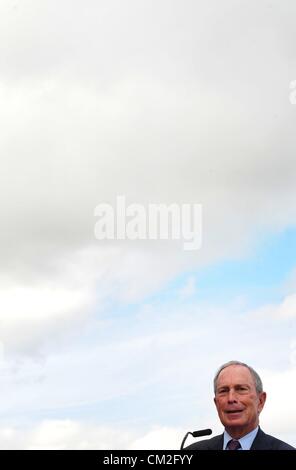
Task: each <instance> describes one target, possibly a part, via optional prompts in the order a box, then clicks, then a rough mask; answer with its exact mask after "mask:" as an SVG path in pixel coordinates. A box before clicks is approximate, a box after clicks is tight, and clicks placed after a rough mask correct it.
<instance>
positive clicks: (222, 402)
mask: <svg viewBox="0 0 296 470" xmlns="http://www.w3.org/2000/svg"><path fill="white" fill-rule="evenodd" d="M265 400H266V393H265V392H262V393H259V394H257V392H256V387H255V382H254V379H253V377H252V375H251V372H250V371H249V369H248V368H247V367H244V366H240V365H232V366H228V367H226V368H225V369H223V370H222V371H221V372H220V374H219V376H218V381H217V389H216V394H215V398H214V401H215V405H216V408H217V411H218V414H219V418H220V421H221V423H222V424H223V425H224V427H225V429H226V431H227V432H228V433H229V434H230V435H231V436H232V437H233V438H236V439H239V438H240V437H242V436H245V435H246V434H248V433H249V432H251V431H252V430H253V429H255V428H256V427H257V426H258V423H259V414H260V412H261V411H262V409H263V406H264V403H265Z"/></svg>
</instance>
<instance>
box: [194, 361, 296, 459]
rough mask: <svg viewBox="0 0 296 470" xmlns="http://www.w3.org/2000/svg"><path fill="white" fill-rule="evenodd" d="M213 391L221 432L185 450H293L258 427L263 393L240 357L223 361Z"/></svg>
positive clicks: (256, 377)
mask: <svg viewBox="0 0 296 470" xmlns="http://www.w3.org/2000/svg"><path fill="white" fill-rule="evenodd" d="M214 392H215V397H214V402H215V405H216V408H217V411H218V415H219V418H220V421H221V423H222V424H223V426H224V433H223V434H221V435H219V436H215V437H213V438H211V439H206V440H203V441H199V442H196V443H194V444H191V445H190V446H188V447H186V450H295V449H294V447H292V446H290V445H289V444H286V443H285V442H283V441H280V440H279V439H276V438H275V437H273V436H269V435H268V434H265V433H264V432H263V431H262V430H261V429H260V427H259V415H260V413H261V411H262V410H263V407H264V404H265V400H266V393H265V392H264V391H263V387H262V381H261V379H260V377H259V375H258V374H257V372H256V371H255V370H254V369H253V368H252V367H250V366H248V365H247V364H244V363H243V362H239V361H230V362H227V363H226V364H223V365H222V366H221V367H220V368H219V370H218V372H217V374H216V376H215V378H214Z"/></svg>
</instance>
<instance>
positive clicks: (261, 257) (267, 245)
mask: <svg viewBox="0 0 296 470" xmlns="http://www.w3.org/2000/svg"><path fill="white" fill-rule="evenodd" d="M295 268H296V227H291V228H288V229H286V230H284V231H282V232H280V233H273V234H268V235H266V236H265V237H264V238H261V241H260V243H258V244H257V245H256V246H255V247H254V249H253V251H252V254H251V256H250V255H249V256H248V257H247V258H241V259H239V260H238V259H235V260H231V259H229V260H226V261H223V262H219V263H217V264H214V265H211V266H208V267H206V268H202V269H198V270H196V271H190V272H186V273H182V274H181V275H180V276H178V277H177V278H175V279H174V280H173V281H172V282H170V283H169V284H168V285H167V287H166V288H165V289H163V290H162V291H160V292H157V293H155V294H154V295H152V296H150V297H149V298H148V299H145V300H146V301H147V302H153V303H155V302H158V303H163V302H167V301H168V300H173V299H175V300H176V301H179V302H184V301H186V299H184V297H183V298H182V297H180V291H181V290H182V288H183V287H184V286H185V285H186V282H187V281H188V279H190V278H193V279H194V280H195V284H196V290H195V292H193V294H192V296H191V298H190V300H191V301H192V300H195V301H201V302H212V303H213V304H221V303H224V304H225V303H228V302H231V301H232V300H233V299H235V298H240V297H241V298H244V299H245V301H246V302H247V307H248V308H256V307H257V306H260V305H263V304H265V303H271V302H280V301H281V300H282V298H283V295H284V292H283V285H284V284H285V282H286V281H287V279H288V278H289V275H290V274H291V272H292V271H293V270H294V269H295ZM178 299H179V300H178Z"/></svg>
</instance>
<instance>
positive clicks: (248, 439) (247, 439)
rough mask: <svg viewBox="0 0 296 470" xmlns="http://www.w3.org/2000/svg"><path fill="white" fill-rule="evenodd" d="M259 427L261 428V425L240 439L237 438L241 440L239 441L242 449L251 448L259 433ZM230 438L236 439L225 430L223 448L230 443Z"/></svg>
mask: <svg viewBox="0 0 296 470" xmlns="http://www.w3.org/2000/svg"><path fill="white" fill-rule="evenodd" d="M258 429H259V426H257V427H256V428H255V429H253V431H251V432H249V434H246V435H245V436H243V437H241V438H240V439H236V440H237V441H239V443H240V445H241V450H250V449H251V446H252V444H253V442H254V439H255V437H256V435H257V432H258ZM230 439H234V438H233V437H232V436H230V434H228V432H227V431H226V430H225V431H224V435H223V450H225V448H226V446H227V443H228V441H230Z"/></svg>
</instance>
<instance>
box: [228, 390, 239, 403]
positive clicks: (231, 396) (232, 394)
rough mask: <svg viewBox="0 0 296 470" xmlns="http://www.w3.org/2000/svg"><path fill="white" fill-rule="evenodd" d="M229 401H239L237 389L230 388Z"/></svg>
mask: <svg viewBox="0 0 296 470" xmlns="http://www.w3.org/2000/svg"><path fill="white" fill-rule="evenodd" d="M228 401H229V402H234V401H237V394H236V391H235V390H233V389H230V390H229V392H228Z"/></svg>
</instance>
